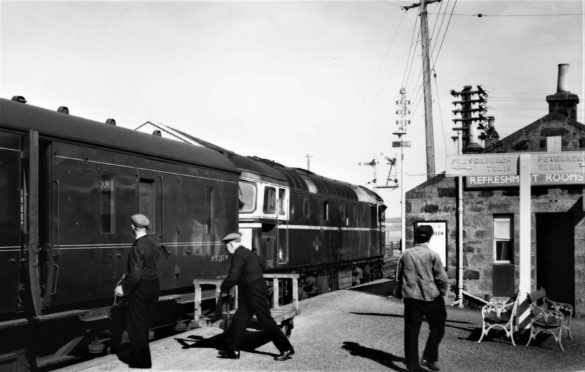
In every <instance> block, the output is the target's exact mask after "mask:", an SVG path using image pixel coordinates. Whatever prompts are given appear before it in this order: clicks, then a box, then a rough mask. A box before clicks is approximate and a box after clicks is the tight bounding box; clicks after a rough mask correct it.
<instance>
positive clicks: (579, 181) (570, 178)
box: [465, 173, 585, 189]
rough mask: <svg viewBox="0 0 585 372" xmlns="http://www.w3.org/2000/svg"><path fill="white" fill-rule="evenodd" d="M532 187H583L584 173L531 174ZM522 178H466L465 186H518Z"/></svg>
mask: <svg viewBox="0 0 585 372" xmlns="http://www.w3.org/2000/svg"><path fill="white" fill-rule="evenodd" d="M530 181H531V184H532V186H543V185H583V184H584V183H585V174H584V173H549V174H531V175H530ZM519 184H520V176H469V177H465V185H466V186H467V187H468V188H471V189H473V188H482V187H502V186H518V185H519Z"/></svg>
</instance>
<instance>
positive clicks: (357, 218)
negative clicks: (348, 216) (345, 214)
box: [353, 205, 360, 226]
mask: <svg viewBox="0 0 585 372" xmlns="http://www.w3.org/2000/svg"><path fill="white" fill-rule="evenodd" d="M353 220H354V221H355V224H356V226H358V225H359V224H360V210H359V208H358V206H357V205H356V206H355V207H353Z"/></svg>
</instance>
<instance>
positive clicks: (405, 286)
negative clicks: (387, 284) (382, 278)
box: [396, 244, 449, 301]
mask: <svg viewBox="0 0 585 372" xmlns="http://www.w3.org/2000/svg"><path fill="white" fill-rule="evenodd" d="M396 282H397V283H396V285H397V286H399V285H401V286H402V297H403V298H413V299H416V300H422V301H433V300H435V299H436V298H437V297H439V296H444V295H445V294H446V293H447V290H448V289H449V278H448V277H447V273H446V272H445V269H444V268H443V264H442V262H441V258H440V257H439V255H438V254H437V252H435V251H432V250H430V249H429V247H428V245H427V244H417V245H415V246H414V247H412V248H409V249H407V250H405V251H404V253H402V256H400V259H399V260H398V267H397V268H396Z"/></svg>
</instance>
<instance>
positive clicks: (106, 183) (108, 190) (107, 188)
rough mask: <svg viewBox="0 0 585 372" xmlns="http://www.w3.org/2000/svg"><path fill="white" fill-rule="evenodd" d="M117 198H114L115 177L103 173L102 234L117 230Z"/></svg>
mask: <svg viewBox="0 0 585 372" xmlns="http://www.w3.org/2000/svg"><path fill="white" fill-rule="evenodd" d="M115 204H116V203H115V199H114V177H112V176H110V175H102V176H101V178H100V220H101V228H100V229H101V232H102V234H111V233H113V232H115V230H114V221H115V220H116V219H115V208H114V207H115Z"/></svg>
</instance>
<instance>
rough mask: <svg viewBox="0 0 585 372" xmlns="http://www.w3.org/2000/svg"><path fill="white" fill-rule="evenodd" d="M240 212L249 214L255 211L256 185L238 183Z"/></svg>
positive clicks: (244, 182) (243, 182)
mask: <svg viewBox="0 0 585 372" xmlns="http://www.w3.org/2000/svg"><path fill="white" fill-rule="evenodd" d="M239 200H240V212H242V213H250V212H253V211H254V210H255V209H256V185H255V184H253V183H252V182H246V181H240V197H239Z"/></svg>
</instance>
